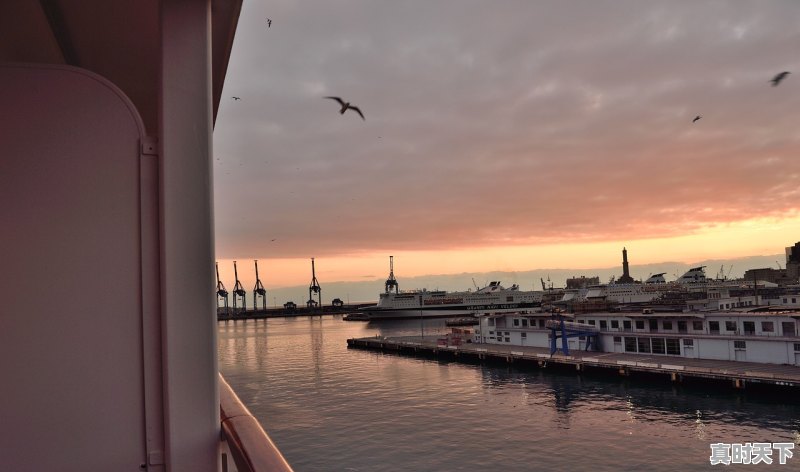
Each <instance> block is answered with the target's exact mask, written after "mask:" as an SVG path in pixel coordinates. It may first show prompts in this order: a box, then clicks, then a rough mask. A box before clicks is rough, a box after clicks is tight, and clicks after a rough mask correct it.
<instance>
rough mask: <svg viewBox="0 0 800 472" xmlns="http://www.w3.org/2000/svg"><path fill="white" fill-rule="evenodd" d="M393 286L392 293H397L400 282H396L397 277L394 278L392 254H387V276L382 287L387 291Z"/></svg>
mask: <svg viewBox="0 0 800 472" xmlns="http://www.w3.org/2000/svg"><path fill="white" fill-rule="evenodd" d="M392 288H394V293H398V292H399V291H400V284H398V283H397V279H395V278H394V256H389V278H388V279H386V288H385V289H384V290H385V292H386V293H389V292H391V291H392Z"/></svg>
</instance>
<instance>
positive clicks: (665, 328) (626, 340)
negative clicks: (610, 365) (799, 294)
mask: <svg viewBox="0 0 800 472" xmlns="http://www.w3.org/2000/svg"><path fill="white" fill-rule="evenodd" d="M758 310H764V307H761V308H759V307H745V308H740V309H732V310H727V311H715V312H705V313H703V312H685V313H654V312H652V311H650V310H643V311H644V312H643V313H609V312H596V313H581V314H574V315H572V314H557V315H555V316H556V317H563V318H565V319H568V320H569V321H573V322H575V323H579V324H584V325H586V326H587V327H591V328H590V329H594V330H596V331H597V333H598V336H597V341H598V343H597V344H598V349H599V350H600V351H602V352H624V353H638V354H648V355H662V356H665V357H669V356H679V357H686V358H696V359H716V360H732V361H748V362H761V363H769V364H790V365H798V366H800V337H798V332H800V329H798V328H800V326H798V319H800V312H798V311H790V310H784V311H780V310H779V311H775V310H772V311H766V310H765V311H758ZM551 319H554V315H553V314H551V313H530V312H518V313H484V314H482V315H480V316H479V324H478V327H477V328H476V329H475V333H474V335H473V341H474V342H478V343H488V344H502V345H511V346H515V345H516V346H535V347H549V346H550V336H551V335H552V334H553V332H552V329H550V328H548V327H547V322H548V321H549V320H551ZM568 342H569V348H570V349H571V350H572V349H578V350H580V349H585V348H586V343H587V340H586V339H585V337H580V338H579V337H575V338H572V339H569V341H568Z"/></svg>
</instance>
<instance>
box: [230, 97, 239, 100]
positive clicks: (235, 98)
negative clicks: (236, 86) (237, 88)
mask: <svg viewBox="0 0 800 472" xmlns="http://www.w3.org/2000/svg"><path fill="white" fill-rule="evenodd" d="M231 98H232V99H234V100H241V98H239V97H231Z"/></svg>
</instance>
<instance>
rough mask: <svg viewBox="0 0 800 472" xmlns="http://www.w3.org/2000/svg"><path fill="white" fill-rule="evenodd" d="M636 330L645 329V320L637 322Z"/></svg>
mask: <svg viewBox="0 0 800 472" xmlns="http://www.w3.org/2000/svg"><path fill="white" fill-rule="evenodd" d="M636 329H644V320H636Z"/></svg>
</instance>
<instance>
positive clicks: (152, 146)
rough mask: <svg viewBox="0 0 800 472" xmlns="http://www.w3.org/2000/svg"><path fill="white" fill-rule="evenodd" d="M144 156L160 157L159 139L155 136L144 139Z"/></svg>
mask: <svg viewBox="0 0 800 472" xmlns="http://www.w3.org/2000/svg"><path fill="white" fill-rule="evenodd" d="M142 154H144V155H146V156H155V155H158V138H156V137H155V136H145V137H144V138H142Z"/></svg>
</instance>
